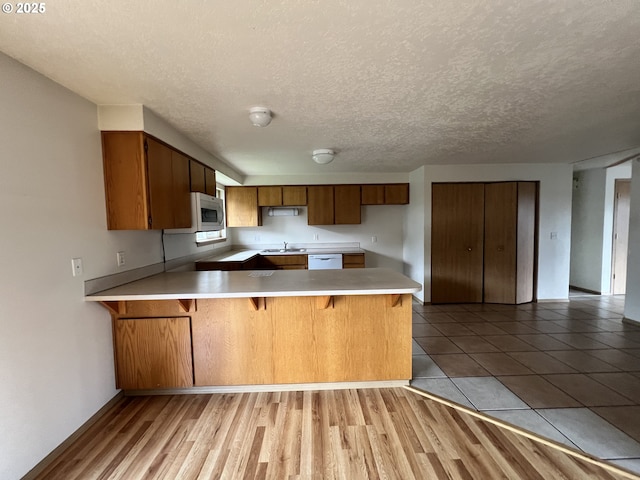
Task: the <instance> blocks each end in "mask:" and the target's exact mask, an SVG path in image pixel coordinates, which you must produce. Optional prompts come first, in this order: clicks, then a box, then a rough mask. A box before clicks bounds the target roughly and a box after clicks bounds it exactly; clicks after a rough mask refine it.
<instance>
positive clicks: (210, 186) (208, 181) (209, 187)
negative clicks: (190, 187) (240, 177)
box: [204, 167, 216, 197]
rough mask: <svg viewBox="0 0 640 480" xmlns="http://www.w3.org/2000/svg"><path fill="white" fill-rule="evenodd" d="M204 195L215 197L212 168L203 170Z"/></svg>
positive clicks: (214, 179)
mask: <svg viewBox="0 0 640 480" xmlns="http://www.w3.org/2000/svg"><path fill="white" fill-rule="evenodd" d="M204 180H205V182H204V188H205V190H204V193H206V194H207V195H211V196H212V197H215V196H216V171H215V170H214V169H213V168H207V167H205V169H204Z"/></svg>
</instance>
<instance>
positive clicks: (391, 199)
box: [384, 183, 409, 205]
mask: <svg viewBox="0 0 640 480" xmlns="http://www.w3.org/2000/svg"><path fill="white" fill-rule="evenodd" d="M408 203H409V184H408V183H396V184H389V185H385V186H384V204H385V205H407V204H408Z"/></svg>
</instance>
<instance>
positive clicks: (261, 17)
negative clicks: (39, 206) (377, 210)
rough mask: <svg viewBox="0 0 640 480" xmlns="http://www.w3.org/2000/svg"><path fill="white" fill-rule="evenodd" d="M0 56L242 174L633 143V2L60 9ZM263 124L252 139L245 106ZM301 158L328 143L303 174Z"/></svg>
mask: <svg viewBox="0 0 640 480" xmlns="http://www.w3.org/2000/svg"><path fill="white" fill-rule="evenodd" d="M46 10H47V11H46V12H45V13H43V14H37V15H36V14H30V15H19V14H15V13H12V14H0V51H3V52H5V53H6V54H8V55H9V56H12V57H14V58H16V59H18V60H19V61H21V62H22V63H25V64H26V65H29V66H30V67H32V68H34V69H35V70H37V71H38V72H41V73H42V74H44V75H46V76H48V77H50V78H52V79H53V80H55V81H57V82H58V83H61V84H62V85H64V86H66V87H68V88H69V89H71V90H73V91H75V92H77V93H79V94H80V95H82V96H84V97H86V98H88V99H90V100H91V101H93V102H95V103H97V104H127V103H141V104H144V105H145V106H147V107H148V108H150V109H151V110H153V111H154V112H155V113H156V114H158V115H159V116H161V117H163V118H164V119H166V120H167V121H168V122H169V123H171V124H172V125H174V126H175V127H176V128H177V129H178V130H179V131H181V132H183V133H184V134H186V135H187V136H188V137H190V138H191V139H192V140H194V141H195V142H196V143H198V144H199V145H200V146H202V147H203V148H205V149H206V150H208V151H209V152H211V153H213V154H214V155H216V156H218V157H219V158H221V159H223V160H224V161H226V162H227V163H228V164H229V165H231V166H233V167H234V168H235V169H236V170H238V171H239V172H241V173H244V174H249V175H264V174H284V173H292V174H307V173H309V174H313V173H328V172H372V171H380V172H408V171H411V170H413V169H415V168H417V167H419V166H421V165H424V164H447V163H457V164H467V163H503V162H509V163H517V162H576V161H580V160H583V159H587V158H592V157H597V156H600V155H605V154H610V153H612V152H616V151H623V150H628V149H631V148H635V147H638V146H640V2H638V0H614V1H612V0H600V1H597V0H591V1H580V0H553V1H533V0H526V1H524V0H513V1H506V0H484V1H481V0H477V1H453V0H451V1H442V0H439V1H432V2H428V1H416V0H384V1H382V0H381V1H364V0H351V1H347V0H344V1H340V0H322V1H319V0H316V1H312V0H307V1H304V0H297V1H296V0H279V1H277V0H263V1H258V0H235V1H222V0H220V1H213V0H209V1H207V0H183V1H180V2H176V1H172V2H168V1H136V2H132V1H130V0H128V1H122V0H110V1H108V2H107V1H99V0H82V1H80V0H65V1H64V2H62V1H60V2H47V3H46ZM255 105H266V106H268V107H269V108H271V109H272V110H273V112H274V114H275V115H274V119H273V122H272V123H271V125H270V126H269V127H267V128H262V129H259V128H256V127H253V126H251V124H250V123H249V120H248V117H247V113H248V109H249V108H250V107H251V106H255ZM315 148H334V149H336V150H337V151H338V152H339V153H338V155H337V157H336V159H335V160H334V162H333V163H331V164H328V165H324V166H318V165H315V164H313V162H312V161H311V158H310V154H311V151H312V150H313V149H315Z"/></svg>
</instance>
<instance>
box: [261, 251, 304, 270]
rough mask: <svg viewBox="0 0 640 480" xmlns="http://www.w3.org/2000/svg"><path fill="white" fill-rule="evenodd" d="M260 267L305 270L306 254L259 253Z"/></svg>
mask: <svg viewBox="0 0 640 480" xmlns="http://www.w3.org/2000/svg"><path fill="white" fill-rule="evenodd" d="M258 265H259V267H260V268H267V269H273V270H305V269H306V268H307V256H306V255H260V258H259V260H258Z"/></svg>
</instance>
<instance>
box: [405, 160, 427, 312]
mask: <svg viewBox="0 0 640 480" xmlns="http://www.w3.org/2000/svg"><path fill="white" fill-rule="evenodd" d="M424 169H425V167H420V168H419V169H417V170H414V171H413V172H411V174H410V175H409V196H410V197H409V205H408V206H407V214H406V215H405V220H404V231H405V237H404V248H403V251H402V256H403V259H404V274H405V275H407V276H408V277H409V278H411V279H412V280H415V281H416V282H419V283H420V284H421V285H424V269H425V261H424V255H425V250H424V245H425V243H424V242H425V217H426V215H425V199H424V190H425V175H424ZM414 295H415V297H416V298H418V299H419V300H420V301H422V302H424V299H425V291H424V288H423V289H422V290H421V291H420V292H418V293H416V294H414Z"/></svg>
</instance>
